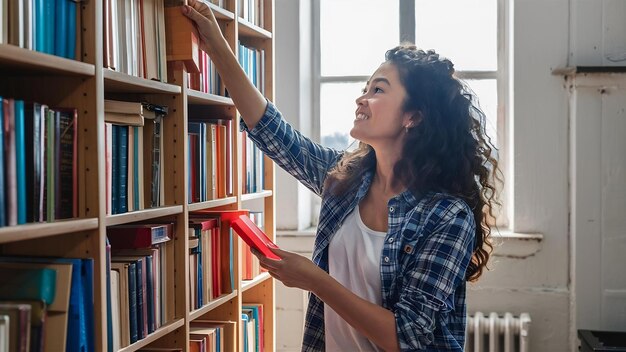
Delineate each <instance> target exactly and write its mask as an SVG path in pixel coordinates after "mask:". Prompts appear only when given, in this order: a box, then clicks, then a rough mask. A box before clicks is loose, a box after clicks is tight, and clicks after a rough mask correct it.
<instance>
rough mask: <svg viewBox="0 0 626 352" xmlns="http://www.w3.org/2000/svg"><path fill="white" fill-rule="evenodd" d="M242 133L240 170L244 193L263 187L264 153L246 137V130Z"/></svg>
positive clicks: (259, 190)
mask: <svg viewBox="0 0 626 352" xmlns="http://www.w3.org/2000/svg"><path fill="white" fill-rule="evenodd" d="M241 134H242V139H241V143H242V148H241V150H242V156H243V164H242V169H243V170H242V172H243V175H244V178H243V191H244V193H255V192H261V191H262V190H263V189H264V184H265V162H264V154H263V152H262V151H261V149H259V147H257V146H256V145H255V144H254V142H252V140H251V139H250V138H248V134H247V132H245V131H243V132H241Z"/></svg>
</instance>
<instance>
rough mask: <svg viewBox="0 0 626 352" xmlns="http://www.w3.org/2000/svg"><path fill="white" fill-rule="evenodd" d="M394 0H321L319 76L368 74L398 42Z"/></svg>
mask: <svg viewBox="0 0 626 352" xmlns="http://www.w3.org/2000/svg"><path fill="white" fill-rule="evenodd" d="M398 11H399V5H398V0H321V2H320V27H319V28H320V41H321V43H320V44H321V48H320V49H321V56H320V57H321V74H322V76H360V75H365V76H369V75H371V74H372V73H374V71H375V70H376V68H378V65H380V64H381V63H382V62H383V61H384V59H385V51H387V50H389V49H391V48H392V47H394V46H396V45H398V43H399V39H398V38H399V22H398Z"/></svg>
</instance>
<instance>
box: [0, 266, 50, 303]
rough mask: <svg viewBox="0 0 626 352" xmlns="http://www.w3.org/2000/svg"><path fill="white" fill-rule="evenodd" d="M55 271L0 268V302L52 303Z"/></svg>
mask: <svg viewBox="0 0 626 352" xmlns="http://www.w3.org/2000/svg"><path fill="white" fill-rule="evenodd" d="M56 274H57V273H56V271H55V270H52V269H30V268H20V267H11V268H7V267H2V266H0V300H18V299H27V300H42V301H44V302H46V304H52V302H54V297H55V290H56V279H57V277H56Z"/></svg>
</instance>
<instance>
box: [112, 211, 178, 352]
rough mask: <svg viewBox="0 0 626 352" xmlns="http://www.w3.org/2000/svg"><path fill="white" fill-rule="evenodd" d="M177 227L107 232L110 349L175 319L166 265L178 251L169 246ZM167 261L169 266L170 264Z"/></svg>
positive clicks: (146, 225) (122, 228) (136, 226)
mask: <svg viewBox="0 0 626 352" xmlns="http://www.w3.org/2000/svg"><path fill="white" fill-rule="evenodd" d="M173 233H174V224H173V223H167V222H165V223H157V222H151V223H134V224H128V225H117V226H111V227H108V228H107V239H108V241H109V243H110V249H109V248H108V253H107V254H108V258H107V265H108V266H109V271H108V272H109V280H108V286H109V288H108V291H107V292H108V296H109V297H108V300H109V302H110V306H109V307H110V316H109V322H110V324H111V326H110V328H111V330H110V331H109V337H110V342H109V343H110V344H111V345H110V346H112V347H113V350H114V351H116V350H118V349H119V348H121V347H126V346H128V345H130V344H132V343H134V342H137V341H139V340H141V339H143V338H145V337H146V336H147V335H148V334H150V333H152V332H154V331H155V330H157V329H158V328H160V327H161V326H163V325H164V324H165V323H166V322H167V321H168V320H169V319H171V318H172V314H173V311H172V309H171V307H168V302H169V297H170V296H171V295H172V294H173V293H172V292H171V286H172V285H171V282H172V281H173V278H171V277H169V275H168V274H167V273H168V266H170V265H171V263H173V260H174V259H173V257H174V251H173V248H171V247H168V244H167V242H168V241H169V240H170V239H171V238H172V236H173ZM168 263H169V264H168Z"/></svg>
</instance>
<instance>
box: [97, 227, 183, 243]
mask: <svg viewBox="0 0 626 352" xmlns="http://www.w3.org/2000/svg"><path fill="white" fill-rule="evenodd" d="M173 229H174V224H171V223H168V224H128V225H116V226H109V227H107V237H108V238H109V242H110V243H111V248H114V249H132V248H149V247H151V246H153V245H155V244H158V243H162V242H166V241H169V240H170V238H171V237H170V236H171V234H172V233H173Z"/></svg>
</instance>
